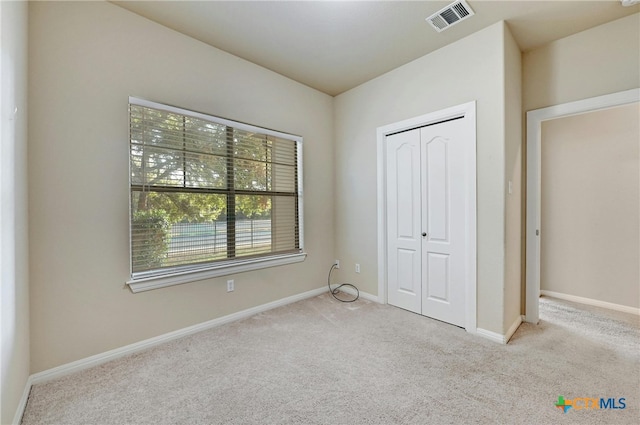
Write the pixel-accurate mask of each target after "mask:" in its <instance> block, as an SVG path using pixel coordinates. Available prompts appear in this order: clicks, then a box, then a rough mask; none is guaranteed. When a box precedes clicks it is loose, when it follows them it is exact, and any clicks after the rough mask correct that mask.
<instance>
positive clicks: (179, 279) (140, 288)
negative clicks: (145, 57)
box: [126, 96, 307, 293]
mask: <svg viewBox="0 0 640 425" xmlns="http://www.w3.org/2000/svg"><path fill="white" fill-rule="evenodd" d="M129 104H134V105H140V106H146V107H150V108H155V109H162V110H165V111H168V112H173V113H177V114H185V113H186V114H188V115H191V116H193V117H196V118H201V119H205V120H209V121H210V120H214V121H216V122H218V123H220V124H224V125H228V126H231V127H234V128H237V129H241V130H246V131H254V130H256V129H259V130H260V131H261V132H262V133H263V134H267V135H271V136H275V137H281V138H286V139H290V140H294V141H295V142H296V144H297V145H298V164H297V168H298V232H299V235H298V240H299V244H300V252H299V253H293V254H274V255H271V256H264V257H257V258H247V259H238V260H230V261H228V262H220V263H214V264H208V265H205V266H204V267H202V268H198V269H193V268H191V269H189V270H184V271H181V269H180V268H177V270H171V269H167V270H166V273H162V274H160V275H158V274H154V275H151V276H142V277H134V276H132V277H131V279H129V280H128V281H127V282H126V284H127V285H128V286H129V289H131V292H133V293H137V292H144V291H150V290H152V289H158V288H164V287H167V286H173V285H181V284H183V283H189V282H196V281H198V280H204V279H210V278H214V277H220V276H228V275H232V274H236V273H243V272H248V271H252V270H259V269H265V268H268V267H275V266H283V265H286V264H294V263H300V262H302V261H304V260H305V258H306V257H307V254H306V253H305V252H304V196H303V195H304V190H303V185H302V176H303V169H302V137H301V136H296V135H293V134H289V133H283V132H280V131H275V130H270V129H267V128H264V127H258V126H253V125H250V124H244V123H241V122H237V121H232V120H228V119H225V118H221V117H216V116H213V115H208V114H202V113H198V112H195V111H190V110H186V109H182V108H177V107H174V106H169V105H165V104H162V103H156V102H152V101H149V100H145V99H140V98H137V97H133V96H129ZM130 178H131V176H129V179H130ZM129 187H131V182H130V181H129ZM129 199H131V197H129ZM129 211H131V206H129ZM129 241H131V235H129ZM129 257H131V255H129ZM129 270H130V271H131V266H130V267H129Z"/></svg>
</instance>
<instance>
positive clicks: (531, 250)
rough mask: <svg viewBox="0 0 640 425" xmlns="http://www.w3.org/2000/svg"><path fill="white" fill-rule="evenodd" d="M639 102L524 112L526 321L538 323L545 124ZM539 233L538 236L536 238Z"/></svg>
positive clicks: (604, 99) (626, 97)
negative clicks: (525, 155) (543, 129)
mask: <svg viewBox="0 0 640 425" xmlns="http://www.w3.org/2000/svg"><path fill="white" fill-rule="evenodd" d="M638 101H640V89H631V90H625V91H621V92H617V93H612V94H607V95H604V96H597V97H591V98H588V99H583V100H577V101H575V102H569V103H563V104H560V105H554V106H549V107H547V108H542V109H535V110H532V111H528V112H527V209H526V214H527V231H526V251H527V252H526V287H525V313H526V314H525V321H526V322H529V323H538V321H539V319H540V317H539V302H538V300H539V298H540V234H541V233H542V230H543V229H541V227H540V207H541V198H540V197H541V177H542V176H541V167H542V164H541V162H542V161H541V141H542V123H543V122H544V121H548V120H552V119H556V118H562V117H567V116H570V115H576V114H582V113H585V112H591V111H597V110H600V109H606V108H612V107H615V106H620V105H626V104H628V103H635V102H638ZM536 230H538V231H539V232H538V235H536Z"/></svg>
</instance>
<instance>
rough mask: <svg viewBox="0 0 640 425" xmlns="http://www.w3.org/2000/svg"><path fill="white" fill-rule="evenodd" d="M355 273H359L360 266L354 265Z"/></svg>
mask: <svg viewBox="0 0 640 425" xmlns="http://www.w3.org/2000/svg"><path fill="white" fill-rule="evenodd" d="M356 273H360V264H358V263H356Z"/></svg>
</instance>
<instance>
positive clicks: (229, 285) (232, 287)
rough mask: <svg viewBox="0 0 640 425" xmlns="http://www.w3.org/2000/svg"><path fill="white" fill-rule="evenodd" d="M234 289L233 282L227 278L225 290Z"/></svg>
mask: <svg viewBox="0 0 640 425" xmlns="http://www.w3.org/2000/svg"><path fill="white" fill-rule="evenodd" d="M234 289H236V288H235V283H234V282H233V279H231V280H227V292H233V290H234Z"/></svg>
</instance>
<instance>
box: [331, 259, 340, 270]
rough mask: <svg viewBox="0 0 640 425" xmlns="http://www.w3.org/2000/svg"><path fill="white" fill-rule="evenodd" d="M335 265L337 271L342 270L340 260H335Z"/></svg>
mask: <svg viewBox="0 0 640 425" xmlns="http://www.w3.org/2000/svg"><path fill="white" fill-rule="evenodd" d="M333 264H335V265H336V269H339V268H340V260H333Z"/></svg>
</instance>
